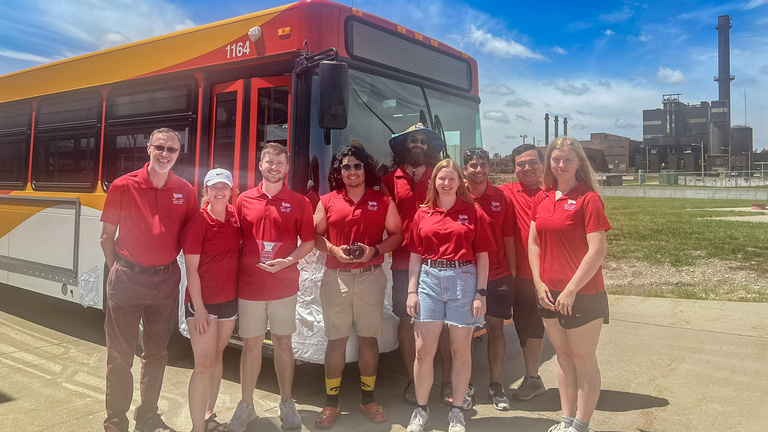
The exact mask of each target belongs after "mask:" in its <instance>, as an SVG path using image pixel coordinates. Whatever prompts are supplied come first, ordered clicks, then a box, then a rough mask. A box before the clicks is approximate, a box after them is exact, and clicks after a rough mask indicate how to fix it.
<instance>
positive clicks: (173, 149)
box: [150, 144, 181, 154]
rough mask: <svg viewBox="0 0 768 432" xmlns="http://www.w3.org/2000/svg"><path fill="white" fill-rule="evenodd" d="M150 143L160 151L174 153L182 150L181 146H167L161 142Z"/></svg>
mask: <svg viewBox="0 0 768 432" xmlns="http://www.w3.org/2000/svg"><path fill="white" fill-rule="evenodd" d="M150 145H151V146H152V148H154V149H155V151H156V152H158V153H162V152H168V154H174V153H176V152H178V151H179V150H181V149H180V148H179V147H170V146H169V147H166V146H164V145H159V144H150Z"/></svg>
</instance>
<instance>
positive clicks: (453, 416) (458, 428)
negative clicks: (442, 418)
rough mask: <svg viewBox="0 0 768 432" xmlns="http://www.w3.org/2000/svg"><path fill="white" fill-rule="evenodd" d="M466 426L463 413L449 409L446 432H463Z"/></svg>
mask: <svg viewBox="0 0 768 432" xmlns="http://www.w3.org/2000/svg"><path fill="white" fill-rule="evenodd" d="M466 430H467V424H466V423H465V422H464V411H462V410H460V409H458V408H451V410H450V411H449V412H448V432H465V431H466Z"/></svg>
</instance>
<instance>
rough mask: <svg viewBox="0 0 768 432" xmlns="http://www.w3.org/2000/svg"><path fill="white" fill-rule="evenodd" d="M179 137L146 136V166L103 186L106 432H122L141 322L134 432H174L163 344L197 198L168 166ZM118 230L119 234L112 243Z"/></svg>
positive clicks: (168, 132)
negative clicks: (161, 404)
mask: <svg viewBox="0 0 768 432" xmlns="http://www.w3.org/2000/svg"><path fill="white" fill-rule="evenodd" d="M181 142H182V140H181V137H180V136H179V134H178V133H177V132H176V131H174V130H173V129H168V128H161V129H157V130H155V131H154V132H152V134H151V135H150V137H149V142H148V143H147V153H148V154H149V162H148V163H147V164H146V165H144V167H142V168H141V169H139V170H137V171H134V172H131V173H128V174H126V175H124V176H122V177H119V178H118V179H116V180H115V181H114V182H112V185H111V186H110V188H109V192H108V193H107V199H106V200H105V201H104V210H103V212H102V214H101V221H102V222H103V226H102V231H101V248H102V250H103V252H104V258H105V260H106V264H107V267H109V268H110V272H109V277H108V278H107V317H106V323H105V330H106V336H107V384H106V408H107V418H106V419H105V420H104V430H105V431H106V432H128V417H127V416H126V413H127V412H128V409H129V408H130V407H131V400H132V399H133V375H132V374H131V366H132V365H133V355H134V352H135V350H136V341H137V339H138V335H139V322H140V321H143V324H144V327H143V334H142V340H143V343H142V345H143V348H144V352H143V353H142V355H141V381H140V382H141V384H140V387H141V401H140V403H139V406H138V407H137V408H136V412H135V415H134V419H135V420H136V427H135V429H134V431H135V432H150V431H151V432H158V431H159V432H174V430H173V429H172V428H170V427H168V425H166V424H165V422H164V421H163V420H162V418H161V417H160V414H158V412H157V409H158V407H157V403H158V400H159V399H160V390H161V388H162V385H163V374H164V373H165V366H166V364H167V363H168V351H167V345H168V339H169V337H170V335H171V332H172V331H174V327H175V326H174V323H175V322H176V321H175V320H176V319H177V315H178V310H179V307H178V305H179V282H180V281H181V270H180V269H179V265H178V264H177V263H176V257H177V256H178V255H179V252H180V251H181V242H180V237H181V231H182V229H183V228H184V226H185V225H186V223H187V222H188V221H189V220H190V219H191V218H192V217H193V216H194V215H195V214H196V213H197V194H196V193H195V189H194V188H193V187H192V186H191V185H190V184H189V183H187V182H186V181H185V180H183V179H181V178H179V177H178V176H176V175H175V174H174V173H173V172H172V171H171V168H172V167H173V165H174V163H175V162H176V159H177V158H178V157H179V151H180V150H181ZM118 228H119V229H120V234H119V236H117V238H115V236H116V234H117V231H118Z"/></svg>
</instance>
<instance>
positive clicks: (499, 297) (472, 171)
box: [464, 148, 515, 411]
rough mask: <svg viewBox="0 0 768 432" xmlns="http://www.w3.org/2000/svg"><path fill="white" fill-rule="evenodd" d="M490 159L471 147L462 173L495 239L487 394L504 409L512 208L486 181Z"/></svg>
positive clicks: (511, 291)
mask: <svg viewBox="0 0 768 432" xmlns="http://www.w3.org/2000/svg"><path fill="white" fill-rule="evenodd" d="M490 162H491V158H490V156H489V155H488V151H487V150H484V149H482V148H472V149H469V150H467V151H466V152H465V153H464V175H465V176H466V178H467V186H469V192H470V193H471V194H472V197H473V198H474V199H475V202H476V203H477V204H478V205H479V206H480V208H481V209H482V210H483V212H484V213H485V214H486V216H488V218H489V219H490V220H491V232H492V233H493V239H494V242H495V243H496V248H495V249H494V250H493V251H491V252H489V254H488V259H489V268H488V270H489V272H488V290H487V296H488V300H487V302H486V304H487V305H488V308H487V310H486V312H485V328H486V330H487V332H488V369H489V375H490V384H489V386H488V394H489V398H490V399H491V401H492V402H493V406H494V407H495V408H496V409H497V410H499V411H507V410H509V408H510V405H509V399H508V398H507V395H506V394H505V392H504V386H502V385H501V369H502V366H503V365H504V352H505V350H506V340H505V338H504V320H508V319H510V318H512V300H513V297H514V272H515V219H514V218H515V216H514V212H515V211H514V207H512V204H511V202H510V201H509V200H508V199H507V197H506V196H505V195H504V192H503V191H501V189H499V188H497V187H496V186H494V185H492V184H491V183H490V182H489V181H488V177H489V176H490V174H491V166H490Z"/></svg>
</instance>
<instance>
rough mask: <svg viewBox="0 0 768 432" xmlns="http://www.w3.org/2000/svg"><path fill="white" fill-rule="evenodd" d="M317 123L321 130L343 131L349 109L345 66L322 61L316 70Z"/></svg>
mask: <svg viewBox="0 0 768 432" xmlns="http://www.w3.org/2000/svg"><path fill="white" fill-rule="evenodd" d="M317 77H318V86H317V87H318V92H317V117H318V118H317V121H318V123H319V124H320V128H321V129H345V128H346V127H347V112H348V109H349V79H348V69H347V64H346V63H344V62H336V61H324V62H321V63H320V66H319V67H318V70H317Z"/></svg>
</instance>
